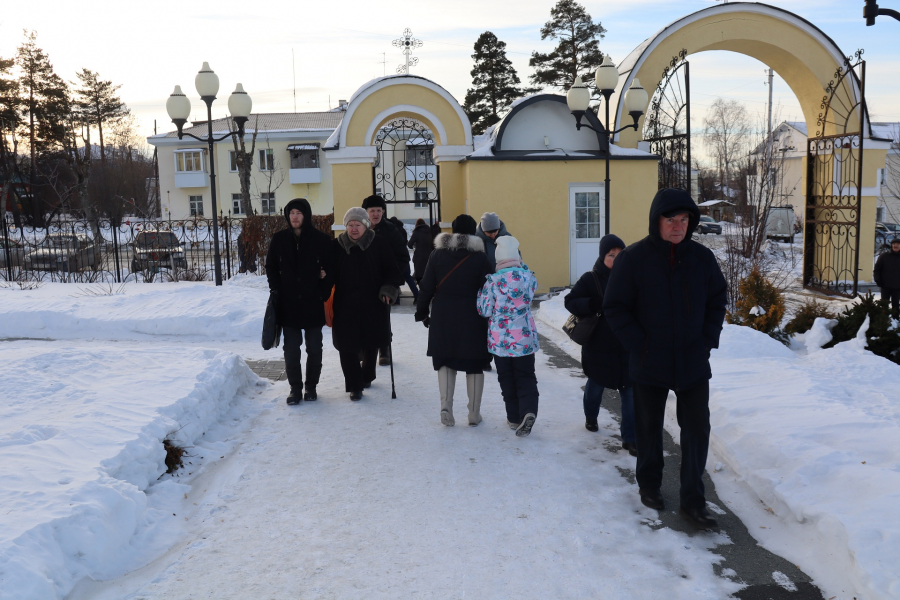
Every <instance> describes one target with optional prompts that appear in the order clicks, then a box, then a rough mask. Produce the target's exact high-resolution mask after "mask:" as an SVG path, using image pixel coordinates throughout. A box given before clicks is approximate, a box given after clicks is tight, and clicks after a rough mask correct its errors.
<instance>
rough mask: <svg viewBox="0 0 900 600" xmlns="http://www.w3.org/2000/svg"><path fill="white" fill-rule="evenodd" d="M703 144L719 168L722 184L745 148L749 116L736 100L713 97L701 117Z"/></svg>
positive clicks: (748, 130) (741, 156) (729, 178)
mask: <svg viewBox="0 0 900 600" xmlns="http://www.w3.org/2000/svg"><path fill="white" fill-rule="evenodd" d="M703 127H704V128H705V129H706V134H705V135H706V144H707V146H709V149H710V154H711V155H712V156H713V157H714V158H715V159H716V163H717V164H718V166H719V168H720V169H721V172H720V182H721V185H722V186H723V187H725V186H729V185H730V182H731V175H732V167H733V166H734V164H735V162H736V161H738V160H739V159H741V158H743V157H744V156H745V155H746V152H747V140H748V136H749V135H750V131H751V130H750V118H749V116H748V115H747V109H746V108H744V105H743V104H741V103H740V102H738V101H736V100H725V99H723V98H717V99H716V101H715V102H713V104H712V106H711V107H710V109H709V112H707V113H706V117H704V119H703Z"/></svg>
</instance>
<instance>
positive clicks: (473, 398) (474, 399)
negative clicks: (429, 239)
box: [416, 215, 491, 427]
mask: <svg viewBox="0 0 900 600" xmlns="http://www.w3.org/2000/svg"><path fill="white" fill-rule="evenodd" d="M476 227H477V223H475V219H473V218H472V217H470V216H469V215H459V216H458V217H456V219H455V220H454V221H453V233H452V234H449V233H442V234H440V235H439V236H437V238H436V239H435V240H434V248H435V249H434V252H433V253H432V254H431V258H430V259H429V260H428V265H427V266H426V267H425V274H424V277H423V278H422V283H421V286H420V288H419V301H418V304H417V306H416V321H421V322H422V323H423V324H424V325H425V327H428V356H430V357H431V360H432V362H433V364H434V370H435V371H437V374H438V387H439V389H440V393H441V423H443V424H444V425H446V426H448V427H452V426H453V425H455V424H456V420H455V419H454V418H453V394H454V388H455V387H456V373H457V372H458V371H464V372H465V374H466V391H467V393H468V396H469V425H470V426H472V427H474V426H476V425H478V424H479V423H481V394H482V391H483V390H484V369H485V367H487V365H488V360H489V356H490V355H489V354H488V350H487V345H486V344H485V339H486V338H487V321H486V320H485V319H484V318H483V317H481V316H480V315H479V314H478V310H477V309H476V306H475V303H476V301H477V299H478V291H479V290H480V289H481V286H482V285H483V284H484V278H485V276H486V275H488V274H490V272H491V268H490V265H489V264H488V259H487V255H486V254H485V253H484V243H483V242H482V241H481V240H480V239H479V238H478V236H477V235H475V228H476ZM429 308H430V315H429Z"/></svg>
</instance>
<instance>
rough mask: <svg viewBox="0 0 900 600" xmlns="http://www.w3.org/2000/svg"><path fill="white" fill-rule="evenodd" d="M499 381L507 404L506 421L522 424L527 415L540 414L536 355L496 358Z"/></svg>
mask: <svg viewBox="0 0 900 600" xmlns="http://www.w3.org/2000/svg"><path fill="white" fill-rule="evenodd" d="M494 362H495V363H496V364H497V379H498V381H499V382H500V392H501V393H502V394H503V402H504V403H505V404H506V420H507V421H509V422H510V423H521V422H522V419H524V418H525V415H527V414H528V413H532V414H534V415H535V416H537V412H538V387H537V377H536V376H535V374H534V354H529V355H528V356H494Z"/></svg>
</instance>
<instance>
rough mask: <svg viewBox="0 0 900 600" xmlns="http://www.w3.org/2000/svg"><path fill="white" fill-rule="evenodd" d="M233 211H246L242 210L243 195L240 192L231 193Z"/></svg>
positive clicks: (239, 213)
mask: <svg viewBox="0 0 900 600" xmlns="http://www.w3.org/2000/svg"><path fill="white" fill-rule="evenodd" d="M231 206H232V208H231V212H232V213H234V214H236V215H242V214H244V211H243V210H241V195H240V194H232V195H231Z"/></svg>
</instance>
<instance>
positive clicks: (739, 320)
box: [727, 267, 784, 340]
mask: <svg viewBox="0 0 900 600" xmlns="http://www.w3.org/2000/svg"><path fill="white" fill-rule="evenodd" d="M738 295H739V298H738V300H737V302H735V311H734V312H733V313H728V315H727V318H728V322H729V323H734V324H736V325H745V326H747V327H751V328H753V329H755V330H757V331H762V332H763V333H768V334H769V335H772V337H775V338H776V339H779V340H781V339H782V337H783V335H782V332H781V331H780V330H779V327H778V326H779V325H780V324H781V319H782V317H784V297H783V296H782V295H781V292H780V291H778V289H777V288H776V287H775V286H774V285H772V283H771V282H770V281H769V280H768V279H766V278H765V276H763V274H762V273H760V271H759V269H758V268H757V267H754V268H753V270H751V271H750V273H749V274H748V275H747V276H746V277H744V278H743V279H742V280H741V282H740V284H738ZM756 307H759V308H762V309H763V312H762V313H759V312H758V310H757V309H756ZM773 334H774V335H773Z"/></svg>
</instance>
